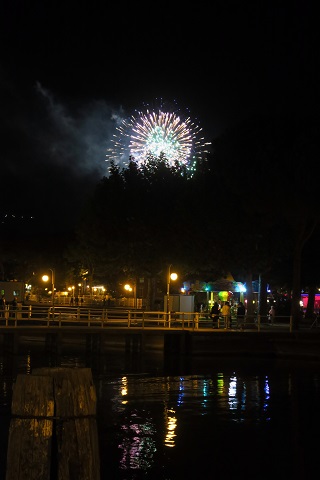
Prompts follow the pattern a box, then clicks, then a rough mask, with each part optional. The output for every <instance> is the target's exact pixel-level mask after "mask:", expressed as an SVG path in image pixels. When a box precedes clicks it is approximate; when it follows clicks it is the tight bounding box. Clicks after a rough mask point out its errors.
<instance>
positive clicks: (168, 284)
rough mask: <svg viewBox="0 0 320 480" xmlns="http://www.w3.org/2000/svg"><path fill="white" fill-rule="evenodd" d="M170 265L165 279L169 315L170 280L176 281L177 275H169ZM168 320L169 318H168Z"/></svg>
mask: <svg viewBox="0 0 320 480" xmlns="http://www.w3.org/2000/svg"><path fill="white" fill-rule="evenodd" d="M171 267H172V265H169V268H168V279H167V313H168V314H169V315H170V282H171V280H173V281H174V280H177V278H178V275H177V274H176V273H171ZM168 320H170V318H168Z"/></svg>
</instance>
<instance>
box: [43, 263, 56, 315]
mask: <svg viewBox="0 0 320 480" xmlns="http://www.w3.org/2000/svg"><path fill="white" fill-rule="evenodd" d="M48 270H50V272H51V295H52V307H54V270H53V269H52V268H49V269H48ZM42 280H43V281H44V282H48V280H49V277H48V275H43V276H42Z"/></svg>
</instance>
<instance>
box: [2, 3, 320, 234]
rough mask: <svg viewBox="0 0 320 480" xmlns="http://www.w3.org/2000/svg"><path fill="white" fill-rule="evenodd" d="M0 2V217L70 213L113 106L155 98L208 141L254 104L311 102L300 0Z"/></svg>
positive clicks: (312, 69)
mask: <svg viewBox="0 0 320 480" xmlns="http://www.w3.org/2000/svg"><path fill="white" fill-rule="evenodd" d="M281 4H282V2H271V1H265V2H263V1H262V2H257V1H248V2H236V1H233V2H231V1H228V0H226V1H225V0H224V1H223V0H221V1H217V2H206V3H204V2H197V3H195V4H194V5H192V6H191V7H188V6H187V4H185V3H182V2H179V3H178V2H162V3H159V4H153V6H152V8H151V7H150V4H149V3H145V4H144V3H143V4H141V2H118V3H116V2H115V3H113V4H112V6H111V4H110V2H106V1H94V0H91V1H90V2H89V1H85V0H84V1H81V0H78V1H77V2H68V1H67V0H65V1H63V2H58V1H45V2H44V1H38V2H37V1H34V2H27V1H19V0H10V1H9V0H5V1H2V2H1V16H0V40H1V57H0V82H1V83H0V86H1V97H0V100H1V108H0V121H1V146H2V149H1V169H2V171H1V186H2V188H1V191H2V194H1V205H0V215H1V220H2V221H3V219H4V218H5V216H6V215H12V214H14V215H16V216H17V218H18V217H20V216H24V217H25V218H28V217H29V216H35V217H36V218H38V219H41V218H47V217H48V216H49V217H50V218H51V219H52V221H53V222H56V224H57V228H59V226H62V225H63V224H68V225H71V224H72V219H73V218H76V216H77V212H79V211H80V210H81V207H82V205H83V203H84V202H85V201H86V199H87V197H88V195H89V194H90V192H91V191H92V188H93V187H94V186H95V185H96V183H97V182H98V181H99V180H100V179H101V178H102V177H103V176H104V175H107V174H108V170H107V163H106V161H105V160H106V149H107V147H108V146H109V141H110V138H111V137H112V135H113V134H114V133H115V120H114V119H115V118H126V117H128V116H129V115H131V114H132V112H133V111H134V109H140V108H141V107H142V105H144V104H148V103H149V104H153V103H154V102H156V101H157V99H164V100H165V101H168V102H176V103H177V104H178V105H179V106H180V107H181V108H182V109H188V111H189V113H190V116H191V117H192V118H195V119H196V120H197V122H199V123H200V124H201V126H202V127H203V132H204V136H205V138H206V140H207V141H212V140H213V139H214V138H215V137H216V136H217V135H219V133H221V132H223V131H224V129H225V128H227V127H228V126H229V125H232V124H235V123H237V122H239V121H241V120H242V119H245V118H247V117H250V116H251V115H252V114H254V113H257V112H258V113H264V112H266V113H267V112H272V113H275V114H277V113H279V114H280V113H281V112H284V111H288V110H289V111H292V112H293V113H297V112H300V111H301V112H302V111H308V110H309V109H312V108H316V105H317V102H318V99H319V97H318V89H319V77H318V73H317V65H318V64H319V29H318V27H317V25H316V18H317V16H316V14H315V12H314V11H312V7H311V5H310V4H309V2H307V1H300V2H299V1H295V2H290V5H289V6H286V7H284V6H281Z"/></svg>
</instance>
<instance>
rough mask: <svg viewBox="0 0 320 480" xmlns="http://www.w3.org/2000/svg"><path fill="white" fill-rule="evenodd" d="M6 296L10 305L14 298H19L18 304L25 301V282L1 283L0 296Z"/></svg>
mask: <svg viewBox="0 0 320 480" xmlns="http://www.w3.org/2000/svg"><path fill="white" fill-rule="evenodd" d="M2 295H4V297H5V299H6V303H10V302H12V300H13V297H16V298H17V301H18V303H22V302H23V301H24V283H23V282H0V296H2Z"/></svg>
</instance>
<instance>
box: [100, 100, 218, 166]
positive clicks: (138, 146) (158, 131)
mask: <svg viewBox="0 0 320 480" xmlns="http://www.w3.org/2000/svg"><path fill="white" fill-rule="evenodd" d="M117 132H118V133H117V134H116V135H114V138H113V140H112V146H111V147H110V148H109V149H108V150H107V155H106V156H107V161H108V160H113V161H114V162H115V163H116V164H118V165H120V166H122V167H125V166H126V165H128V163H129V158H131V159H132V160H134V161H135V162H137V163H138V164H139V165H141V164H144V163H145V162H146V161H147V159H148V157H150V156H151V157H153V158H159V156H160V155H161V154H163V155H164V157H165V159H166V160H167V161H168V163H169V165H171V166H173V165H174V164H175V163H176V162H178V163H179V164H181V165H185V166H186V167H187V168H188V169H189V170H192V169H193V168H194V166H195V164H196V162H197V160H199V159H200V158H202V157H203V156H204V155H205V154H206V153H207V150H206V148H207V146H208V145H210V143H205V141H204V138H203V137H202V136H201V132H202V128H200V127H199V126H197V125H196V124H195V123H193V122H192V120H191V119H190V117H187V118H185V119H183V118H182V117H181V116H179V115H178V114H177V113H175V112H170V111H164V110H163V109H161V108H160V109H158V110H148V109H147V110H146V111H145V112H142V111H138V112H137V113H136V114H135V115H132V116H131V117H130V118H129V119H124V120H122V121H121V123H120V125H119V126H118V127H117Z"/></svg>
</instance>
